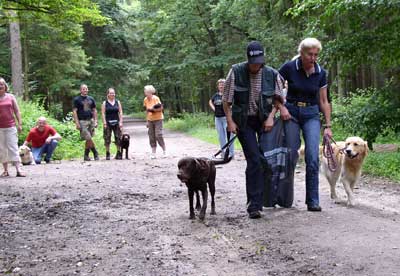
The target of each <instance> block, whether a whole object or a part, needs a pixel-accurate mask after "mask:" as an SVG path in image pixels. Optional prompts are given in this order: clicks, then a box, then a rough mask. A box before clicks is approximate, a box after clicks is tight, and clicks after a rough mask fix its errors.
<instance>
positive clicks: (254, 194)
mask: <svg viewBox="0 0 400 276" xmlns="http://www.w3.org/2000/svg"><path fill="white" fill-rule="evenodd" d="M282 89H283V83H282V81H281V77H280V76H279V74H278V72H277V71H276V70H275V69H273V68H271V67H269V66H266V65H265V59H264V48H263V46H262V45H261V43H260V42H258V41H252V42H250V43H249V44H248V45H247V61H246V62H242V63H238V64H234V65H233V66H232V68H231V70H230V71H229V73H228V76H227V78H226V82H225V89H224V93H223V98H222V99H223V106H224V111H225V114H226V119H227V123H228V130H229V131H230V132H233V133H236V134H237V136H238V138H239V141H240V144H241V145H242V148H243V153H244V155H245V157H246V162H247V167H246V194H247V212H248V214H249V217H250V218H252V219H257V218H260V217H261V214H260V211H261V210H262V205H263V193H264V179H263V170H262V166H261V160H260V150H259V144H258V139H259V136H260V134H261V132H262V130H265V131H269V130H271V129H272V127H273V119H274V115H275V113H276V108H275V103H276V105H278V101H277V100H276V99H281V97H282ZM277 96H279V97H277Z"/></svg>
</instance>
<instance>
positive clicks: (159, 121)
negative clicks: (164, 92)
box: [143, 85, 167, 159]
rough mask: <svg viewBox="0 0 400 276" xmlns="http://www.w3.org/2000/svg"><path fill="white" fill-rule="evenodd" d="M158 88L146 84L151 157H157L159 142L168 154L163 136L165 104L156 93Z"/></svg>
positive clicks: (145, 102) (144, 102) (145, 105)
mask: <svg viewBox="0 0 400 276" xmlns="http://www.w3.org/2000/svg"><path fill="white" fill-rule="evenodd" d="M155 93H156V89H155V88H154V86H153V85H146V86H145V87H144V95H145V98H144V100H143V105H144V107H145V108H146V120H147V128H148V134H149V141H150V146H151V154H150V158H151V159H154V158H156V150H157V142H158V144H159V145H160V147H161V148H162V150H163V155H164V156H166V154H167V153H166V149H165V142H164V137H163V120H164V114H163V109H164V108H163V105H162V103H161V101H160V99H159V98H158V97H157V96H156V95H154V94H155Z"/></svg>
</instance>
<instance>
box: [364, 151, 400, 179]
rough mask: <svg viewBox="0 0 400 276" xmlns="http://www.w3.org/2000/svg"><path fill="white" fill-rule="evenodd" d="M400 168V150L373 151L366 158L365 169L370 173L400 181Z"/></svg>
mask: <svg viewBox="0 0 400 276" xmlns="http://www.w3.org/2000/svg"><path fill="white" fill-rule="evenodd" d="M399 168H400V152H385V153H375V152H372V153H370V154H369V155H368V157H367V159H366V160H365V163H364V168H363V171H364V172H365V173H368V174H372V175H376V176H383V177H387V178H390V179H392V180H396V181H400V171H399Z"/></svg>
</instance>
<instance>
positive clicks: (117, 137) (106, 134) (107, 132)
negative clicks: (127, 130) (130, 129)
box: [103, 124, 121, 146]
mask: <svg viewBox="0 0 400 276" xmlns="http://www.w3.org/2000/svg"><path fill="white" fill-rule="evenodd" d="M112 132H113V133H114V142H115V144H116V145H117V146H118V145H119V143H120V141H121V128H120V127H119V124H116V125H114V126H110V125H107V127H106V128H104V131H103V138H104V144H105V145H109V144H111V133H112Z"/></svg>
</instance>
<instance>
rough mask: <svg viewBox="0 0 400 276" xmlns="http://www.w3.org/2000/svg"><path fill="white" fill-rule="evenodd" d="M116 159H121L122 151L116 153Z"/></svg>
mask: <svg viewBox="0 0 400 276" xmlns="http://www.w3.org/2000/svg"><path fill="white" fill-rule="evenodd" d="M115 159H117V160H121V159H122V152H120V151H117V154H116V155H115Z"/></svg>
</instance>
